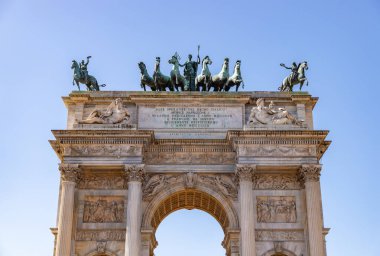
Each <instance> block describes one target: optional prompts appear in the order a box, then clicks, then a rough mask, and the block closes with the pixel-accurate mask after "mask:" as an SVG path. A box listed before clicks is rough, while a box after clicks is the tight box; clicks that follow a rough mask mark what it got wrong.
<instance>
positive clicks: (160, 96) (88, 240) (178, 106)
mask: <svg viewBox="0 0 380 256" xmlns="http://www.w3.org/2000/svg"><path fill="white" fill-rule="evenodd" d="M63 100H64V102H65V105H66V107H67V108H68V118H67V128H66V129H63V130H54V131H53V134H54V136H55V139H54V140H51V141H50V144H51V146H52V147H53V149H54V150H55V152H56V154H57V155H58V157H59V159H60V161H61V162H60V165H59V171H60V174H61V181H60V188H59V189H60V191H59V197H60V198H59V206H58V209H59V210H58V211H59V212H58V218H57V220H58V221H57V223H56V227H54V228H52V232H53V234H54V235H55V236H56V240H55V256H67V255H75V254H76V255H80V256H84V255H85V256H99V254H100V255H106V256H152V255H153V251H154V248H155V247H156V246H157V241H156V239H155V236H154V234H155V231H156V229H157V227H158V225H159V224H160V223H161V221H162V220H163V219H164V218H165V217H166V216H167V215H168V214H170V213H171V212H173V211H175V210H178V209H182V208H187V209H193V208H196V209H200V210H203V211H205V212H208V213H209V214H211V215H212V216H214V218H215V219H216V220H217V221H218V222H219V223H220V225H221V227H222V228H223V230H224V233H225V237H224V241H223V242H222V244H223V246H224V248H225V249H226V255H227V256H273V254H276V253H277V254H279V253H280V254H281V253H282V254H283V255H285V256H300V255H303V256H325V255H326V252H325V240H324V237H325V235H327V233H328V229H326V228H324V226H323V215H322V205H321V203H320V202H321V191H320V179H319V178H320V173H321V165H320V164H319V163H320V159H321V157H322V156H323V154H324V153H325V151H326V150H327V148H328V147H329V145H330V141H328V140H326V136H327V135H328V131H325V130H314V127H313V124H314V121H313V108H314V106H315V104H316V102H317V100H318V98H316V97H312V96H311V95H309V94H308V93H301V94H299V93H291V92H290V93H286V94H285V93H278V92H239V93H222V94H220V93H218V92H215V93H207V92H201V93H198V92H191V93H187V92H181V93H178V92H175V93H174V92H163V91H162V92H152V93H149V92H129V91H127V92H126V91H120V92H81V93H77V92H73V93H71V94H70V95H69V96H67V97H63ZM120 103H122V104H120ZM115 105H118V106H119V108H120V109H119V111H121V112H122V113H128V116H129V117H128V118H127V119H123V122H122V123H112V122H111V120H115V119H113V118H107V120H103V121H104V122H105V123H103V121H101V123H98V122H99V118H98V117H96V119H94V117H92V115H91V113H94V111H95V110H96V112H95V113H103V112H104V111H106V112H107V114H111V115H113V112H112V113H109V111H107V109H109V108H110V107H114V106H115ZM101 116H102V115H101ZM301 120H302V121H301ZM262 121H264V122H262ZM181 200H182V201H181ZM165 207H166V208H165ZM311 213H312V214H311ZM100 242H106V243H107V247H106V248H105V249H106V250H105V251H107V252H106V253H102V252H103V251H104V250H103V249H104V248H103V247H100V249H99V248H98V249H97V247H96V244H97V243H100ZM276 244H281V248H280V247H278V246H277V247H276V246H274V245H276ZM95 250H96V251H95ZM108 251H112V252H114V253H111V252H108ZM89 252H91V253H90V254H88V253H89Z"/></svg>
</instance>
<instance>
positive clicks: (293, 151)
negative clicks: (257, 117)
mask: <svg viewBox="0 0 380 256" xmlns="http://www.w3.org/2000/svg"><path fill="white" fill-rule="evenodd" d="M315 154H316V151H315V147H306V146H295V145H287V146H280V145H258V146H243V147H241V148H239V155H241V156H252V155H255V156H312V155H315Z"/></svg>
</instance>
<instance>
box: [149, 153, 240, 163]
mask: <svg viewBox="0 0 380 256" xmlns="http://www.w3.org/2000/svg"><path fill="white" fill-rule="evenodd" d="M235 158H236V156H235V153H234V152H146V153H145V161H146V163H147V164H234V163H235Z"/></svg>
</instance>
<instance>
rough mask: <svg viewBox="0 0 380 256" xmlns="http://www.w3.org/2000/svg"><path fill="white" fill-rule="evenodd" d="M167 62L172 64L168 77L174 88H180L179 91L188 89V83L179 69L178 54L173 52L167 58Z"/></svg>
mask: <svg viewBox="0 0 380 256" xmlns="http://www.w3.org/2000/svg"><path fill="white" fill-rule="evenodd" d="M169 63H170V64H172V65H173V67H172V71H170V79H171V81H172V84H173V85H174V87H175V89H176V90H177V91H178V88H179V87H180V88H181V91H188V90H189V84H188V81H187V80H186V78H185V77H184V76H182V75H181V73H180V71H179V55H178V54H177V53H175V54H174V55H173V56H172V58H171V59H170V60H169Z"/></svg>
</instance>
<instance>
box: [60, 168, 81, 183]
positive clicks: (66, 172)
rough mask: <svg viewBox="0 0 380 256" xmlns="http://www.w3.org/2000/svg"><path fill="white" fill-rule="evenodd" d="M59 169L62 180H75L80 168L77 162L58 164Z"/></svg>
mask: <svg viewBox="0 0 380 256" xmlns="http://www.w3.org/2000/svg"><path fill="white" fill-rule="evenodd" d="M59 171H60V173H61V179H62V181H70V182H77V180H78V177H79V174H80V168H79V166H78V165H77V164H60V165H59Z"/></svg>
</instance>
